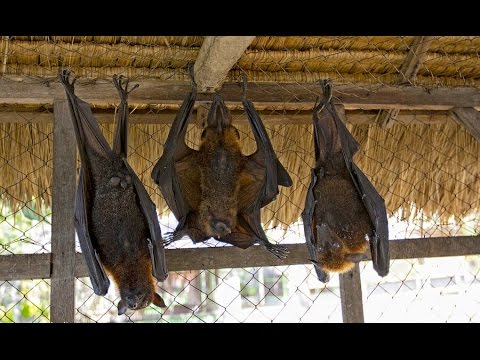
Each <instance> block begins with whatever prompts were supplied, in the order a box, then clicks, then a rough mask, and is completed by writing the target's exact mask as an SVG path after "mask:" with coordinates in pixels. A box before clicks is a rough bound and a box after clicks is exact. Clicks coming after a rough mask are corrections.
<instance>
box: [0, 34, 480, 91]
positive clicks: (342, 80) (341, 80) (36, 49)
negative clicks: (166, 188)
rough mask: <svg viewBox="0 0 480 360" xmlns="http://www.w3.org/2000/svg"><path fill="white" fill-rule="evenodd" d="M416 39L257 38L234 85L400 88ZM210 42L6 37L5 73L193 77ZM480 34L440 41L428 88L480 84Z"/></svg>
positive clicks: (2, 51)
mask: <svg viewBox="0 0 480 360" xmlns="http://www.w3.org/2000/svg"><path fill="white" fill-rule="evenodd" d="M413 39H414V37H412V36H407V37H401V36H377V37H372V36H353V37H352V36H350V37H257V38H256V39H255V40H254V41H253V43H252V44H251V45H250V47H249V48H248V49H247V51H246V52H245V54H244V55H243V56H242V57H241V59H240V60H239V62H238V65H237V69H233V70H232V71H231V72H230V73H229V75H228V77H227V80H231V81H234V80H236V79H237V78H238V75H239V70H240V69H241V70H242V71H244V72H246V73H247V74H248V75H249V79H250V81H275V82H312V81H316V80H319V79H326V78H330V79H332V80H333V81H334V82H335V83H337V84H351V83H359V84H367V83H369V84H378V83H384V84H395V83H396V82H397V81H398V71H399V69H400V67H401V65H402V62H403V60H404V58H405V55H406V53H407V51H408V49H409V46H410V45H411V44H412V42H413ZM202 42H203V37H191V36H190V37H189V36H187V37H175V36H170V37H168V36H167V37H165V36H158V37H155V36H131V37H129V36H76V37H73V36H71V37H68V36H67V37H58V36H47V37H45V36H34V37H28V36H20V37H9V38H7V37H4V38H3V40H2V42H1V44H0V57H1V58H2V60H3V62H4V63H5V65H4V66H3V68H2V73H6V74H18V75H36V76H55V75H56V71H57V68H58V66H59V65H62V66H69V67H71V68H72V70H73V71H75V73H76V74H77V76H82V77H85V76H87V77H93V78H105V77H110V76H111V75H113V74H114V73H117V74H124V75H127V76H129V77H132V78H140V77H146V76H148V77H156V78H160V79H164V80H187V79H186V72H185V67H186V64H187V63H188V62H191V61H194V60H195V59H196V57H197V54H198V51H199V49H200V46H201V44H202ZM479 48H480V38H478V37H468V36H463V37H452V36H450V37H434V39H433V40H432V43H431V46H430V49H429V51H428V53H427V54H426V58H425V60H424V62H423V64H422V66H421V67H420V69H419V72H418V76H417V79H416V84H418V85H422V86H440V85H441V86H467V85H468V86H475V85H479V75H480V58H479V57H478V49H479Z"/></svg>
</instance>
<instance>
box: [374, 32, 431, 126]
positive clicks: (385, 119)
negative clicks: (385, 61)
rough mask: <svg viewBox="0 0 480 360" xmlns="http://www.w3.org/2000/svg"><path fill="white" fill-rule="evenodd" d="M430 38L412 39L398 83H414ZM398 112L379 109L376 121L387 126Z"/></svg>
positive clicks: (390, 124) (419, 37) (418, 37)
mask: <svg viewBox="0 0 480 360" xmlns="http://www.w3.org/2000/svg"><path fill="white" fill-rule="evenodd" d="M432 40H433V37H432V36H416V37H415V38H414V39H413V42H412V45H411V46H410V50H409V52H408V54H407V56H406V58H405V61H404V62H403V64H402V66H401V67H400V69H399V74H398V84H399V85H408V84H415V78H416V76H417V73H418V70H419V69H420V65H421V64H422V62H423V60H424V59H425V55H426V54H427V52H428V49H429V48H430V45H431V43H432ZM398 113H399V110H398V109H388V110H380V111H379V112H378V116H377V123H379V124H381V125H382V126H383V127H386V128H389V127H390V126H392V124H393V122H394V121H395V120H396V119H397V116H398Z"/></svg>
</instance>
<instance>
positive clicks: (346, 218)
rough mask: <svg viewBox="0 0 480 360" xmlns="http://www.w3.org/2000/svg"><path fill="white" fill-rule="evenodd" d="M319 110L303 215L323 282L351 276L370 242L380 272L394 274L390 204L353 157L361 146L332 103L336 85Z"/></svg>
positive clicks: (328, 90) (327, 86)
mask: <svg viewBox="0 0 480 360" xmlns="http://www.w3.org/2000/svg"><path fill="white" fill-rule="evenodd" d="M323 90H324V99H323V101H322V102H321V103H320V104H319V105H318V106H316V107H315V109H314V112H313V114H314V115H313V126H314V140H315V158H316V164H315V168H314V169H313V170H312V180H311V182H310V186H309V189H308V192H307V198H306V201H305V210H304V212H303V214H302V217H303V222H304V228H305V238H306V242H307V246H308V251H309V253H310V256H311V260H312V262H313V263H314V265H315V269H316V271H317V275H318V278H319V279H320V280H321V281H323V282H326V281H328V274H327V273H326V272H325V271H327V272H330V271H333V272H345V271H348V270H350V269H352V267H353V266H354V263H355V262H358V261H361V260H364V259H366V256H365V255H364V252H365V251H366V249H367V248H368V245H369V242H370V250H371V253H372V261H373V266H374V269H375V270H376V271H377V273H378V274H379V275H380V276H385V275H386V274H388V270H389V260H390V254H389V250H388V220H387V213H386V209H385V203H384V201H383V199H382V197H381V196H380V195H379V194H378V192H377V191H376V190H375V188H374V187H373V185H372V184H371V183H370V181H369V180H368V179H367V177H366V176H365V175H364V174H363V173H362V172H361V170H360V169H359V168H358V167H357V166H356V165H355V164H354V163H353V160H352V156H353V154H354V153H355V152H357V150H358V148H359V145H358V143H357V142H356V141H355V139H354V138H353V137H352V135H351V134H350V133H349V132H348V130H347V128H346V127H345V125H344V124H343V123H342V121H341V120H340V118H339V117H338V115H337V113H336V110H335V107H334V105H333V104H332V102H331V85H330V83H329V82H324V83H323Z"/></svg>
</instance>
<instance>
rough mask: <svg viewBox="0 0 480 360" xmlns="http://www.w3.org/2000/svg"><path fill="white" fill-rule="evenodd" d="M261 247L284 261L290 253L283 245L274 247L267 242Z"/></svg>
mask: <svg viewBox="0 0 480 360" xmlns="http://www.w3.org/2000/svg"><path fill="white" fill-rule="evenodd" d="M262 245H263V246H265V248H266V249H267V250H268V251H270V252H271V253H272V254H273V255H275V256H276V257H277V258H279V259H280V260H283V259H285V258H286V257H287V256H288V254H289V253H290V251H288V249H287V248H286V247H285V246H283V245H274V244H271V243H269V242H265V243H262Z"/></svg>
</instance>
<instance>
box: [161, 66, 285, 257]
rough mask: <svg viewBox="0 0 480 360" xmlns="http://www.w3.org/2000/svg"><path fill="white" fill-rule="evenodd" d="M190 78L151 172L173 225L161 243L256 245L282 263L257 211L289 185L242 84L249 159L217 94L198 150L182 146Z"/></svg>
mask: <svg viewBox="0 0 480 360" xmlns="http://www.w3.org/2000/svg"><path fill="white" fill-rule="evenodd" d="M190 72H192V69H191V67H190ZM190 76H191V78H192V92H191V93H190V94H188V95H187V97H186V98H185V100H184V102H183V104H182V106H181V108H180V110H179V112H178V114H177V117H176V118H175V120H174V122H173V124H172V128H171V129H170V133H169V135H168V138H167V141H166V143H165V147H164V151H163V154H162V156H161V157H160V159H159V160H158V162H157V164H156V165H155V167H154V169H153V171H152V178H153V179H154V181H155V183H157V184H158V185H159V187H160V191H161V192H162V195H163V196H164V198H165V200H166V202H167V204H168V206H169V208H170V209H171V210H172V212H173V213H174V215H175V217H176V218H177V220H178V222H179V224H178V226H177V228H176V229H175V231H174V232H173V233H170V234H166V236H165V239H166V240H167V241H166V243H167V244H168V243H170V242H173V241H176V240H179V239H181V238H182V237H183V236H189V237H190V239H192V241H193V242H202V241H205V240H207V239H209V238H211V237H213V238H215V239H217V240H218V241H222V242H226V243H229V244H232V245H234V246H237V247H240V248H242V249H245V248H248V247H250V246H252V245H254V244H255V243H259V244H261V245H263V246H264V247H265V248H266V249H267V250H269V251H270V252H272V253H273V254H274V255H275V256H277V257H279V258H284V257H285V256H286V255H287V250H286V248H285V247H283V246H280V245H274V244H272V243H270V242H269V241H268V239H267V237H266V235H265V232H264V230H263V228H262V225H261V222H260V210H261V208H262V207H264V206H266V205H267V204H269V203H271V202H272V201H273V200H274V199H275V197H276V195H277V194H278V192H279V190H278V186H279V185H282V186H291V185H292V180H291V178H290V176H289V175H288V173H287V171H286V170H285V168H284V167H283V166H282V164H281V163H280V162H279V161H278V159H277V156H276V155H275V152H274V151H273V147H272V144H271V143H270V140H269V138H268V136H267V133H266V130H265V128H264V126H263V124H262V121H261V120H260V117H259V115H258V114H257V112H256V111H255V108H254V106H253V103H252V102H250V101H248V100H247V99H246V98H245V91H246V79H245V82H244V99H243V105H244V108H245V110H246V113H247V116H248V120H249V122H250V125H251V126H252V130H253V134H254V136H255V141H256V144H257V151H256V152H255V153H253V154H252V155H249V156H245V155H243V154H242V152H241V150H240V149H241V146H240V137H239V133H238V130H237V129H236V128H235V127H234V126H233V125H232V118H231V115H230V112H229V111H228V109H227V107H226V106H225V103H224V102H223V100H222V98H221V97H220V95H219V94H216V95H215V96H214V98H213V103H212V105H211V107H210V111H209V113H208V119H207V126H206V128H205V129H204V130H203V133H202V139H201V145H200V148H199V150H194V149H191V148H190V147H188V146H187V145H186V144H185V134H186V131H187V125H188V120H189V118H190V115H191V113H192V110H193V105H194V103H195V98H196V94H197V93H196V85H195V82H194V81H193V74H190Z"/></svg>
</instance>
